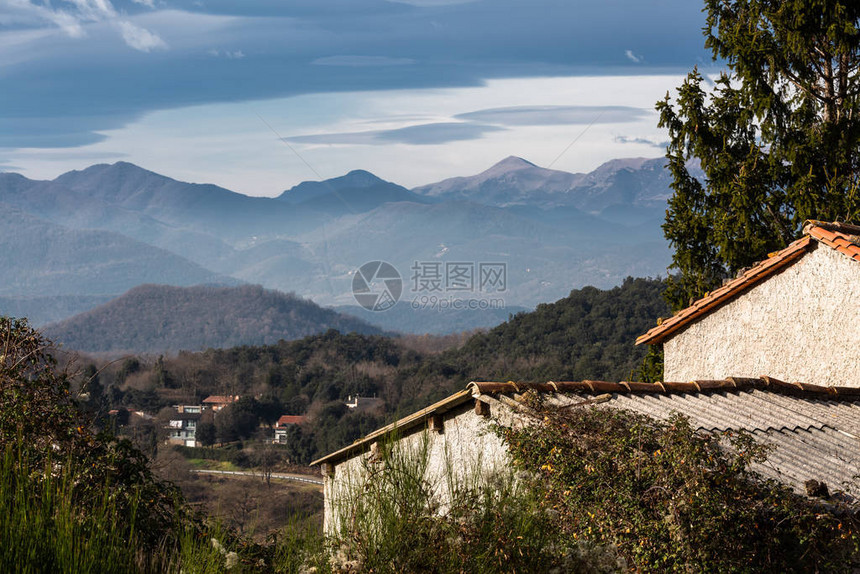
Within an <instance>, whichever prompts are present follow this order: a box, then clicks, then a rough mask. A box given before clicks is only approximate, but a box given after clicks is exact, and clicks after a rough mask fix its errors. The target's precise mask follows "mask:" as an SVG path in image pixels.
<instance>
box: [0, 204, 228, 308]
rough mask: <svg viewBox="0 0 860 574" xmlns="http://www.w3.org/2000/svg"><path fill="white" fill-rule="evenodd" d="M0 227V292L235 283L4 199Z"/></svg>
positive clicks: (111, 291)
mask: <svg viewBox="0 0 860 574" xmlns="http://www.w3.org/2000/svg"><path fill="white" fill-rule="evenodd" d="M0 229H2V238H0V242H2V245H3V249H2V251H0V296H8V297H34V296H56V295H64V296H82V295H83V296H94V295H115V294H117V293H122V292H124V291H127V290H128V289H131V288H132V287H135V286H136V285H140V284H141V283H170V284H174V285H194V284H200V283H220V284H234V285H235V284H236V283H238V281H237V280H235V279H232V278H230V277H225V276H223V275H218V274H216V273H213V272H211V271H209V270H207V269H204V268H203V267H201V266H199V265H197V264H195V263H192V262H191V261H188V260H187V259H184V258H182V257H180V256H178V255H175V254H173V253H170V252H168V251H165V250H163V249H159V248H156V247H152V246H150V245H147V244H145V243H141V242H139V241H135V240H133V239H130V238H128V237H126V236H124V235H120V234H119V233H114V232H111V231H97V230H90V229H69V228H67V227H64V226H61V225H56V224H53V223H50V222H48V221H45V220H43V219H40V218H38V217H34V216H31V215H28V214H27V213H24V212H22V211H19V210H18V209H16V208H14V207H10V206H8V205H4V204H2V203H0ZM3 312H7V313H8V311H6V310H5V309H3V308H0V313H3Z"/></svg>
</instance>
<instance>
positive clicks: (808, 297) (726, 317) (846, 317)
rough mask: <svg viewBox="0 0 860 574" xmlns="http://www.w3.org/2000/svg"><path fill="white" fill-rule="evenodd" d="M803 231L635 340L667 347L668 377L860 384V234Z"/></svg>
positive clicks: (838, 229)
mask: <svg viewBox="0 0 860 574" xmlns="http://www.w3.org/2000/svg"><path fill="white" fill-rule="evenodd" d="M804 234H805V235H804V237H802V238H801V239H799V240H797V241H795V242H794V243H792V244H791V245H789V246H788V247H786V248H785V249H783V250H782V251H779V252H777V253H774V254H772V256H771V257H770V258H768V259H767V260H765V261H762V262H760V263H758V264H756V265H754V266H753V267H752V268H750V269H748V270H747V271H745V272H744V273H742V274H740V275H739V276H738V277H737V278H735V279H733V280H732V281H729V282H728V283H726V284H725V285H723V286H722V287H721V288H719V289H716V290H715V291H713V292H711V293H710V294H708V295H707V296H706V297H704V298H702V299H700V300H699V301H696V302H695V303H694V304H693V305H691V306H690V307H688V308H686V309H684V310H683V311H681V312H679V313H678V314H676V315H675V316H674V317H672V318H670V319H667V320H665V321H663V322H662V323H661V324H660V325H658V326H657V327H654V328H653V329H651V330H650V331H648V332H647V333H646V334H644V335H642V336H641V337H639V338H638V339H637V340H636V343H637V344H642V343H647V344H649V345H656V344H662V345H663V352H664V357H665V358H664V375H663V376H664V378H666V379H668V380H671V381H690V380H694V379H702V378H706V379H713V378H723V377H729V376H736V377H758V376H761V375H769V376H772V377H776V378H778V379H782V380H785V381H803V382H806V383H814V384H818V385H845V386H852V387H860V352H858V349H860V227H858V226H854V225H846V224H843V223H824V222H820V221H810V222H807V225H806V226H805V228H804Z"/></svg>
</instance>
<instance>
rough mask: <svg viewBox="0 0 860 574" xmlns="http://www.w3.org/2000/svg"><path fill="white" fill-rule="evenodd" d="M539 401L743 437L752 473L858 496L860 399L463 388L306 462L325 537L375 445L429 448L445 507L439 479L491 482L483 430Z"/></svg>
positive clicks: (652, 389)
mask: <svg viewBox="0 0 860 574" xmlns="http://www.w3.org/2000/svg"><path fill="white" fill-rule="evenodd" d="M526 391H533V392H538V393H541V394H542V395H544V397H545V399H546V400H548V401H551V402H553V403H555V404H559V405H581V406H591V405H596V406H597V407H598V408H623V409H628V410H632V411H635V412H638V413H641V414H645V415H648V416H651V417H654V418H657V419H667V418H669V417H670V416H671V415H672V414H674V413H681V414H684V415H686V416H687V417H689V419H690V423H691V424H692V425H693V427H694V428H697V429H698V430H701V431H703V432H715V433H716V432H723V431H728V430H735V431H737V430H745V431H747V432H749V433H751V434H752V435H753V436H755V437H756V438H757V439H758V440H759V441H761V442H763V443H766V444H769V445H771V446H772V447H773V450H772V451H771V452H770V453H769V455H768V460H767V462H766V463H764V464H759V465H754V466H753V468H754V470H756V471H758V472H760V473H761V474H763V475H765V476H768V477H771V478H775V479H777V480H780V481H782V482H785V483H787V484H789V485H791V486H793V487H794V488H795V489H796V490H798V491H800V492H804V491H805V489H806V484H807V481H810V480H814V481H817V482H819V483H824V484H825V485H827V486H828V488H829V489H830V490H831V491H837V490H838V491H844V492H845V493H846V494H845V495H844V496H846V497H847V498H851V497H852V496H857V493H858V487H860V484H858V482H857V480H858V474H860V449H858V448H857V438H856V437H858V436H860V416H858V414H860V389H858V388H855V387H822V386H817V385H809V384H801V383H794V384H792V383H785V382H782V381H779V380H776V379H772V378H769V377H764V378H760V379H741V378H731V379H725V380H700V381H691V382H678V383H653V384H652V383H634V382H622V383H610V382H604V381H579V382H559V383H556V382H549V383H539V384H518V383H513V382H507V383H474V382H473V383H470V384H469V386H468V388H467V389H465V390H463V391H460V392H458V393H455V394H453V395H451V396H449V397H448V398H446V399H443V400H442V401H439V402H437V403H435V404H433V405H431V406H429V407H427V408H426V409H423V410H420V411H418V412H416V413H414V414H412V415H409V416H408V417H405V418H403V419H400V420H399V421H397V422H395V423H392V424H391V425H388V426H386V427H383V428H381V429H379V430H377V431H375V432H373V433H371V434H369V435H367V436H365V437H364V438H362V439H360V440H357V441H355V442H354V443H353V444H351V445H349V446H347V447H345V448H342V449H340V450H338V451H336V452H333V453H331V454H329V455H327V456H325V457H322V458H320V459H319V460H316V461H314V462H312V463H311V464H312V465H320V466H321V467H322V471H323V476H324V493H325V528H326V529H327V530H329V531H330V530H331V529H332V528H334V527H335V525H336V521H337V518H338V512H339V509H340V508H341V504H342V502H343V501H344V500H349V498H350V497H349V495H348V494H347V493H348V492H349V491H350V490H353V492H354V491H355V490H354V489H355V488H356V487H359V488H360V486H361V483H362V480H364V478H365V477H366V475H367V469H368V468H372V466H373V463H372V461H373V459H374V458H375V457H376V456H377V455H378V452H379V450H380V448H381V447H380V445H384V444H385V442H386V441H392V440H395V441H397V444H398V445H405V446H406V448H409V447H410V446H416V447H417V445H419V444H421V443H423V441H428V442H429V445H428V448H429V464H428V468H427V471H426V476H425V478H426V479H427V480H428V482H429V483H430V484H433V485H435V488H436V490H437V493H438V494H439V495H440V498H441V499H442V500H444V498H445V496H446V489H447V488H448V485H449V482H448V481H447V480H446V477H447V476H449V475H451V474H453V475H454V476H455V478H458V477H466V476H469V475H472V476H474V475H475V474H476V473H483V474H491V473H494V472H497V471H500V470H503V469H506V468H508V467H509V463H510V461H509V458H508V455H507V450H506V448H505V445H504V443H503V442H502V440H501V438H499V436H498V435H496V434H495V433H494V432H492V428H491V425H492V423H494V422H500V423H502V424H505V425H513V426H517V425H522V424H530V422H531V421H533V420H534V419H533V417H534V412H532V411H531V409H530V408H529V407H528V406H526V405H525V404H523V403H522V402H520V399H521V396H522V393H525V392H526Z"/></svg>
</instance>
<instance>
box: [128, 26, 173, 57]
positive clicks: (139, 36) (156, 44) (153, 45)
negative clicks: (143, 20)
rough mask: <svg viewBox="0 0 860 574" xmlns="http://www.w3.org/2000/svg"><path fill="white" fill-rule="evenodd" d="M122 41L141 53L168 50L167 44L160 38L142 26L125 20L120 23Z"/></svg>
mask: <svg viewBox="0 0 860 574" xmlns="http://www.w3.org/2000/svg"><path fill="white" fill-rule="evenodd" d="M119 29H120V32H122V39H123V40H124V41H125V43H126V44H128V46H129V47H131V48H134V49H135V50H139V51H141V52H151V51H152V50H166V49H167V43H166V42H165V41H164V40H162V39H161V37H159V36H158V34H154V33H152V32H150V31H149V30H147V29H146V28H141V27H140V26H135V25H134V24H132V23H131V22H128V21H126V20H123V21H121V22H120V23H119Z"/></svg>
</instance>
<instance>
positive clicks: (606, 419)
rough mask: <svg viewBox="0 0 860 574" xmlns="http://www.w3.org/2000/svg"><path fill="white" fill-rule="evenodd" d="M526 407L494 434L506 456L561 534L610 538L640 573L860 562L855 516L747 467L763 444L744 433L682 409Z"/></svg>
mask: <svg viewBox="0 0 860 574" xmlns="http://www.w3.org/2000/svg"><path fill="white" fill-rule="evenodd" d="M534 406H535V407H536V408H542V414H543V416H544V418H543V421H542V422H540V423H539V424H536V425H534V426H531V427H529V428H525V429H521V430H514V429H510V428H507V429H501V431H500V432H501V433H502V435H503V437H504V439H505V441H506V442H507V444H508V447H509V450H510V453H511V455H512V457H513V459H514V462H515V465H516V466H517V467H519V468H520V469H523V470H525V471H528V472H531V473H534V474H535V475H537V476H538V477H540V479H541V480H540V483H539V484H540V490H541V492H542V496H543V497H544V499H545V501H546V502H545V504H546V505H547V506H548V507H552V508H553V509H554V510H556V511H558V516H557V518H556V519H555V522H556V524H557V526H558V528H559V530H560V531H561V532H563V533H564V535H565V537H566V538H567V539H568V540H583V539H584V540H588V541H591V542H593V543H597V544H612V545H616V546H617V547H618V549H619V552H620V553H621V554H622V555H623V556H624V558H625V559H626V560H627V561H628V562H629V563H630V564H631V565H633V566H634V567H635V569H636V570H637V571H647V572H685V573H686V572H824V571H826V572H850V571H852V569H853V568H856V567H857V566H858V559H860V535H858V532H860V523H858V519H857V515H856V513H855V512H854V511H853V510H851V509H849V508H843V507H840V506H839V505H838V504H829V505H827V506H825V505H823V504H821V503H819V502H815V501H812V500H810V499H808V498H806V497H804V496H800V495H798V494H795V493H794V492H793V491H791V490H790V489H789V488H788V487H787V486H784V485H782V484H780V483H777V482H775V481H771V480H765V479H763V478H762V477H760V476H758V475H757V474H755V473H753V472H752V471H750V468H749V467H750V464H751V463H752V462H754V461H756V462H763V461H764V460H765V457H766V454H767V453H766V450H765V449H764V448H763V447H761V446H759V445H757V444H756V442H755V441H754V440H753V439H752V437H750V436H749V435H745V434H735V435H725V436H722V437H721V436H716V435H711V434H702V433H699V432H696V431H695V430H694V429H693V428H692V427H691V426H690V424H689V422H688V420H687V419H685V418H683V417H681V416H676V417H675V418H673V419H671V420H669V421H668V422H657V421H654V420H653V419H650V418H648V417H644V416H641V415H637V414H634V413H630V412H625V411H621V410H616V409H596V408H577V409H556V408H549V407H541V406H540V405H538V404H537V403H535V405H534ZM726 443H728V444H729V445H730V447H731V449H730V451H729V450H727V449H726V448H724V445H725V444H726Z"/></svg>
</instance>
